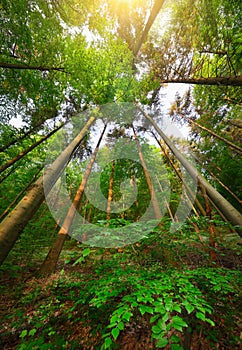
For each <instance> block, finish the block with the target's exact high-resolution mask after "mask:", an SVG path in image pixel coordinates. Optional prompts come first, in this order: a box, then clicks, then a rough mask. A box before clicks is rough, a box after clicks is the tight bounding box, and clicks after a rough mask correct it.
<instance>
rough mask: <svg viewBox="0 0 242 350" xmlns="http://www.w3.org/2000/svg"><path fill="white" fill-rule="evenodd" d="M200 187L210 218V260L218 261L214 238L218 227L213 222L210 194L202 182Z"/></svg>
mask: <svg viewBox="0 0 242 350" xmlns="http://www.w3.org/2000/svg"><path fill="white" fill-rule="evenodd" d="M200 187H201V190H202V194H203V198H204V201H205V207H206V215H207V218H208V220H209V225H208V230H209V257H210V261H211V262H216V261H217V257H216V253H215V247H216V244H215V240H214V238H215V232H216V229H215V226H214V224H213V223H212V211H211V207H210V205H209V199H208V196H207V191H206V189H205V187H204V186H203V184H202V183H200Z"/></svg>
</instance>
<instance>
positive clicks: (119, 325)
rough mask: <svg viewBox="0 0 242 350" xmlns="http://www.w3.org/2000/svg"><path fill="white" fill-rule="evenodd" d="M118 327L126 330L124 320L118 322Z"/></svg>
mask: <svg viewBox="0 0 242 350" xmlns="http://www.w3.org/2000/svg"><path fill="white" fill-rule="evenodd" d="M118 329H120V330H121V331H123V330H124V323H123V322H122V321H121V322H119V323H118Z"/></svg>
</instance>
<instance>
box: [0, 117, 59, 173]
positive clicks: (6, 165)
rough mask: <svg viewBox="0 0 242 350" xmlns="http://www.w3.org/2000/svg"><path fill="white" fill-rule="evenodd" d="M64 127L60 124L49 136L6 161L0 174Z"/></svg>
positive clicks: (0, 168)
mask: <svg viewBox="0 0 242 350" xmlns="http://www.w3.org/2000/svg"><path fill="white" fill-rule="evenodd" d="M64 125H65V123H63V124H61V125H60V126H58V128H56V129H54V130H52V131H51V132H50V133H49V134H47V135H45V136H44V137H42V138H41V139H40V140H39V141H37V142H35V143H34V144H33V145H31V146H30V147H28V148H26V149H25V150H24V151H23V152H21V153H19V154H18V155H17V156H15V157H14V158H12V159H10V160H8V161H7V163H5V164H3V165H2V166H1V167H0V173H1V172H3V171H4V170H6V169H7V168H9V167H10V166H12V165H13V164H14V163H16V162H17V161H18V160H19V159H21V158H23V157H24V156H25V155H26V154H28V153H29V152H31V151H32V150H33V149H34V148H36V147H38V146H39V145H40V144H41V143H43V142H44V141H46V140H47V139H48V138H50V137H51V136H52V135H54V134H55V133H56V132H57V131H58V130H60V129H61V128H62V127H63V126H64Z"/></svg>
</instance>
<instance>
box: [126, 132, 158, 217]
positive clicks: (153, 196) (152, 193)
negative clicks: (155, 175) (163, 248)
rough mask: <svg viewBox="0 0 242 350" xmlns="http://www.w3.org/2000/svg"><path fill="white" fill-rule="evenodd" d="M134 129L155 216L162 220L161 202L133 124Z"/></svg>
mask: <svg viewBox="0 0 242 350" xmlns="http://www.w3.org/2000/svg"><path fill="white" fill-rule="evenodd" d="M132 129H133V133H134V139H135V142H136V145H137V149H138V153H139V158H140V162H141V165H142V167H143V171H144V174H145V178H146V182H147V186H148V189H149V193H150V197H151V202H152V206H153V210H154V214H155V218H156V219H157V220H161V217H162V215H161V211H160V206H159V202H158V199H157V197H156V194H155V191H154V187H153V185H152V182H151V179H150V175H149V172H148V169H147V166H146V164H145V160H144V156H143V153H142V150H141V147H140V144H139V140H138V138H137V135H136V133H135V130H134V127H133V125H132Z"/></svg>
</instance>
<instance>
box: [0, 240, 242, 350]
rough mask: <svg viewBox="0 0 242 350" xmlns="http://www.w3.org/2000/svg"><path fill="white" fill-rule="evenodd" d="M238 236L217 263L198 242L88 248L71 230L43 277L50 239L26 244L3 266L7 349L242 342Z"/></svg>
mask: <svg viewBox="0 0 242 350" xmlns="http://www.w3.org/2000/svg"><path fill="white" fill-rule="evenodd" d="M231 237H232V236H231ZM154 242H155V243H154ZM237 243H238V240H237V239H231V242H230V244H229V247H227V248H225V247H224V246H218V247H217V249H216V259H217V262H216V263H213V264H211V262H210V261H209V259H208V254H207V251H206V249H205V251H204V246H203V245H202V244H201V243H199V242H196V243H194V242H191V241H188V242H187V243H186V244H185V245H184V242H183V243H182V244H180V245H179V244H178V245H173V246H172V247H171V249H170V248H169V249H170V250H169V257H167V253H166V254H165V253H164V245H163V246H161V245H160V244H158V243H157V239H156V240H155V241H154V240H153V243H151V242H143V243H142V242H141V243H138V244H135V245H133V246H129V247H126V248H123V249H94V248H90V249H88V251H87V250H86V254H84V255H86V256H85V257H84V255H83V254H82V253H83V251H84V250H85V247H84V246H83V245H81V244H77V242H75V241H72V240H68V241H67V242H66V244H65V248H64V250H63V251H62V254H61V257H60V260H59V262H58V266H57V271H56V273H54V274H52V275H51V276H48V277H41V278H40V277H37V275H36V274H37V272H38V269H39V267H40V265H41V262H42V261H43V260H42V261H41V259H40V256H44V254H46V253H47V251H48V249H47V247H46V248H45V249H42V250H41V251H38V254H39V255H38V254H37V255H35V254H33V253H29V255H28V254H25V255H23V251H22V250H21V249H20V248H21V245H20V246H19V248H18V249H19V250H18V249H16V250H15V253H14V252H13V253H11V254H10V256H9V257H8V259H7V260H6V262H5V263H4V265H3V266H2V268H1V270H0V272H1V275H0V286H1V294H0V304H1V309H0V319H1V330H0V336H1V338H0V349H4V350H10V349H21V350H24V349H29V350H30V349H41V350H44V349H46V350H47V349H57V350H58V349H77V350H78V349H124V350H139V349H140V350H142V349H143V350H148V349H156V348H164V349H172V350H179V349H185V350H186V349H190V350H199V349H201V350H206V349H208V350H210V349H221V350H226V349H228V350H233V349H241V347H240V346H241V330H242V329H241V313H240V312H241V299H240V288H241V284H240V283H241V271H242V258H241V253H240V246H239V245H238V244H237ZM184 247H185V248H184ZM29 250H30V249H28V252H29ZM171 252H172V254H171ZM80 257H82V258H83V259H80ZM78 259H79V260H78ZM167 259H168V260H169V261H168V262H167V261H166V262H165V260H167ZM185 278H187V279H186V280H185ZM164 281H165V282H164ZM166 281H167V282H166ZM182 281H183V282H182ZM184 281H187V282H184ZM205 281H206V283H205ZM190 282H191V284H190V285H189V283H190ZM169 283H171V284H170V287H169V288H168V287H167V286H168V285H169ZM172 283H173V284H172ZM165 284H167V285H165ZM162 286H163V287H162ZM181 286H182V288H183V289H182V288H181ZM142 288H143V289H142ZM162 288H163V291H162ZM166 288H167V289H166ZM186 288H187V289H186ZM192 288H194V290H192ZM158 291H160V292H158ZM197 291H198V292H197ZM200 292H201V298H200V295H199V293H200ZM162 293H163V294H162ZM179 294H180V295H179ZM161 298H163V299H161ZM167 298H168V299H167ZM169 298H170V299H169ZM134 300H135V301H134ZM161 300H163V304H164V307H165V309H164V312H163V313H162V311H159V310H160V309H157V307H158V306H157V305H158V304H157V303H158V301H161ZM194 300H196V303H195V302H194ZM199 303H200V304H199ZM178 304H179V305H178ZM171 305H172V306H171ZM207 305H210V306H207ZM209 307H211V311H209ZM205 311H206V312H205ZM207 311H208V312H209V313H210V315H209V320H210V321H206V320H207V318H205V316H204V315H205V314H206V315H207ZM159 312H160V314H161V315H163V316H162V319H163V321H164V322H163V321H162V322H163V324H162V326H161V330H160V333H159V332H158V331H157V327H158V326H159V322H160V325H161V321H158V323H157V324H156V323H155V322H156V320H155V319H154V320H153V321H152V319H151V317H153V316H154V318H155V317H156V315H157V317H156V319H159ZM174 315H175V317H177V316H179V317H177V318H175V317H174ZM206 317H207V316H206ZM175 319H176V320H179V322H181V323H180V325H175V323H174V322H175V321H174V320H175ZM179 322H178V323H179ZM183 322H185V324H184V323H183ZM155 327H156V328H155ZM162 327H163V328H162ZM158 333H159V334H158ZM159 337H160V338H159ZM105 339H106V340H105ZM158 345H160V346H158Z"/></svg>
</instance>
